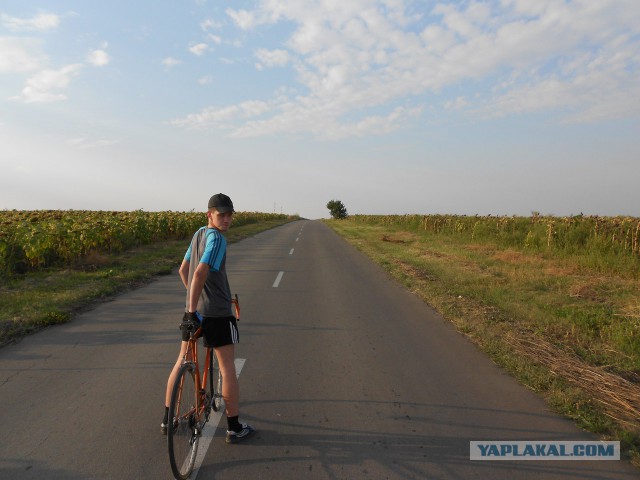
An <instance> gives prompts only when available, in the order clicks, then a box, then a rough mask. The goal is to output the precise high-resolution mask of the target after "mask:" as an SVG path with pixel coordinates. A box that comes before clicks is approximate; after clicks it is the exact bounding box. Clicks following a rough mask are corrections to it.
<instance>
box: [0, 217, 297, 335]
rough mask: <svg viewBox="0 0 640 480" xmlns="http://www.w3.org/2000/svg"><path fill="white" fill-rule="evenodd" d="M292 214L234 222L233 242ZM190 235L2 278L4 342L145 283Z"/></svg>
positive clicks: (172, 265)
mask: <svg viewBox="0 0 640 480" xmlns="http://www.w3.org/2000/svg"><path fill="white" fill-rule="evenodd" d="M291 220H292V219H274V220H265V221H262V222H259V223H251V224H247V225H242V226H239V227H232V228H231V229H230V230H229V231H228V232H227V233H226V234H225V237H226V238H227V241H228V242H229V243H233V242H236V241H239V240H241V239H243V238H247V237H250V236H253V235H255V234H257V233H259V232H261V231H264V230H268V229H270V228H273V227H276V226H278V225H282V224H284V223H287V222H288V221H291ZM187 243H188V239H185V240H172V241H165V242H158V243H153V244H150V245H145V246H141V247H136V248H132V249H129V250H127V251H125V252H122V253H119V254H113V255H106V254H102V255H97V254H96V255H92V256H90V257H87V258H85V259H83V261H82V262H79V263H78V264H77V265H75V266H74V267H73V268H64V269H49V270H46V271H35V272H29V273H26V274H23V275H12V276H4V277H2V278H1V280H0V345H5V344H6V343H9V342H15V341H17V340H19V339H20V338H21V337H23V336H24V335H27V334H30V333H33V332H36V331H38V330H40V329H42V328H44V327H47V326H50V325H55V324H58V323H64V322H67V321H69V320H70V319H72V318H73V316H74V315H75V314H77V313H78V312H80V311H83V310H86V309H87V308H90V307H91V306H92V305H94V304H95V303H97V302H100V301H104V300H106V299H108V298H111V297H113V296H114V295H116V294H118V293H120V292H123V291H126V290H130V289H132V288H136V287H138V286H140V285H144V284H145V283H148V282H149V281H151V280H152V279H153V278H154V277H155V276H157V275H166V274H169V273H171V272H172V271H173V270H174V269H176V268H178V267H179V266H180V262H181V260H182V257H183V255H184V252H185V251H186V248H187Z"/></svg>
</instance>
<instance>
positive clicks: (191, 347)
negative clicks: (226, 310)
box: [179, 294, 240, 429]
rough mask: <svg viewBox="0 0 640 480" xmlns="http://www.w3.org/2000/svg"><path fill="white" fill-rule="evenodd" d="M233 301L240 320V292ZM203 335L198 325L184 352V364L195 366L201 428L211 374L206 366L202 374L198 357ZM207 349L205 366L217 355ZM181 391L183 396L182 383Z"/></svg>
mask: <svg viewBox="0 0 640 480" xmlns="http://www.w3.org/2000/svg"><path fill="white" fill-rule="evenodd" d="M231 303H232V305H233V307H234V310H235V314H236V315H235V316H236V321H240V302H239V301H238V294H235V295H234V297H233V299H232V300H231ZM201 336H202V326H200V327H198V329H197V330H196V331H195V332H191V335H190V337H189V340H188V342H187V349H186V351H185V353H184V356H183V361H182V364H183V365H184V364H185V363H192V364H193V366H194V377H195V388H196V392H195V393H196V398H197V402H198V403H197V405H196V406H195V409H196V417H197V419H198V423H200V424H201V427H200V429H201V428H202V426H204V422H202V414H203V412H204V411H205V409H206V407H207V405H206V402H205V395H206V385H207V380H209V374H210V372H209V369H208V368H206V367H205V368H204V370H203V372H202V374H200V362H199V358H198V339H199V338H200V337H201ZM206 350H207V351H206V354H205V359H204V364H205V366H206V365H210V364H211V355H215V352H214V349H213V348H211V347H206ZM180 392H181V397H182V385H180ZM220 393H221V392H220ZM212 394H213V392H212ZM212 400H213V399H212ZM181 402H182V398H180V399H179V403H181ZM206 420H208V418H206V419H205V421H206Z"/></svg>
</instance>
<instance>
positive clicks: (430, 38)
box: [174, 0, 640, 138]
mask: <svg viewBox="0 0 640 480" xmlns="http://www.w3.org/2000/svg"><path fill="white" fill-rule="evenodd" d="M415 12H419V13H418V14H416V13H415ZM226 13H227V15H228V16H229V17H230V18H231V19H232V20H233V22H234V23H235V25H237V27H238V28H240V29H241V30H242V31H243V32H249V31H251V30H259V27H260V26H262V25H266V24H277V23H279V22H283V23H286V24H287V26H288V27H291V26H292V27H293V28H292V29H290V34H289V35H288V37H287V38H285V39H284V41H280V42H279V44H278V48H275V49H269V48H267V47H266V46H265V47H263V48H261V49H258V50H256V51H254V56H255V57H256V58H257V60H258V62H257V63H256V64H255V66H256V68H258V69H263V68H265V67H273V66H283V65H287V64H290V65H292V66H293V69H294V72H295V78H293V79H290V81H287V82H285V83H283V84H282V86H283V87H288V88H289V89H290V91H291V92H294V93H291V94H290V95H287V94H283V93H282V91H281V90H279V91H277V92H274V95H273V98H272V99H270V100H269V101H267V102H264V103H265V104H268V105H269V108H268V109H267V110H265V111H261V112H260V114H259V118H254V117H251V116H247V115H245V114H244V113H242V112H243V109H242V108H240V105H244V104H246V103H247V102H249V101H250V100H246V101H244V102H241V103H239V104H238V105H230V106H226V107H216V108H211V107H210V108H205V109H203V110H202V111H201V112H200V113H199V114H193V115H190V116H188V117H185V119H182V120H177V121H176V122H174V123H175V124H176V125H183V126H191V127H207V126H218V127H220V128H230V135H232V136H251V135H265V134H273V133H283V132H310V133H312V134H314V135H317V136H327V135H328V136H330V137H335V138H340V137H343V136H348V135H364V134H366V132H370V133H372V134H373V133H380V132H386V131H390V130H392V129H393V128H394V127H395V125H398V124H399V123H400V122H401V121H402V120H403V119H410V118H415V117H416V115H417V114H416V113H415V112H414V111H412V112H411V113H409V112H408V111H407V110H404V109H403V108H401V107H400V106H401V105H404V104H405V101H407V100H408V99H409V98H411V100H412V103H414V104H416V102H417V103H418V104H420V103H421V102H426V101H427V100H425V99H427V98H428V99H429V102H432V103H433V106H434V107H436V108H444V109H463V110H464V111H467V112H471V113H472V114H478V113H480V114H481V115H483V116H502V115H510V114H517V113H521V112H532V111H534V112H535V111H546V112H551V113H554V114H555V115H556V116H557V117H558V118H559V120H564V121H600V120H607V119H612V118H621V117H628V116H637V115H638V112H639V111H640V109H639V108H638V105H639V104H640V91H639V87H638V86H637V85H638V82H637V80H636V79H637V78H638V76H639V74H640V22H637V21H636V20H637V18H640V2H638V1H637V0H600V1H598V2H593V1H590V0H535V1H534V0H501V1H499V2H498V1H495V2H483V3H480V2H464V3H461V2H446V1H442V2H440V3H439V4H437V5H435V6H434V7H433V8H432V9H431V10H430V11H429V10H425V8H424V3H421V2H406V3H405V2H401V1H399V0H382V1H377V2H373V1H369V0H351V1H349V2H335V1H334V0H316V1H315V2H311V3H310V2H280V1H276V0H263V1H261V2H259V3H258V6H257V8H255V9H253V10H233V9H227V10H226ZM259 34H260V33H259V32H258V35H259ZM282 46H284V48H282ZM452 87H455V88H452ZM462 87H464V89H465V92H464V95H460V91H459V90H458V89H459V88H462ZM448 89H453V90H456V93H455V94H454V95H451V96H449V93H448V91H447V90H448ZM301 92H304V93H303V94H301ZM438 97H443V98H438ZM255 101H256V102H257V101H258V100H255ZM372 111H378V113H376V114H373V115H372V114H371V112H372ZM223 112H225V115H227V116H225V125H224V127H223V126H222V125H219V124H218V123H217V122H218V120H217V118H218V115H220V114H222V113H223ZM384 112H391V113H384ZM186 119H188V121H187V120H186ZM328 132H330V133H328Z"/></svg>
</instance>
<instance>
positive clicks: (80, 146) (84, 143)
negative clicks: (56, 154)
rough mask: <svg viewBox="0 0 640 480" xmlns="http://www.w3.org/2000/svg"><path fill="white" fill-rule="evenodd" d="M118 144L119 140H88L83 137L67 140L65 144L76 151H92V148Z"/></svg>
mask: <svg viewBox="0 0 640 480" xmlns="http://www.w3.org/2000/svg"><path fill="white" fill-rule="evenodd" d="M118 142H119V140H106V139H100V140H89V139H86V138H84V137H76V138H70V139H68V140H67V141H66V142H65V143H66V144H67V146H69V147H71V148H74V149H76V150H85V149H92V148H104V147H109V146H111V145H115V144H116V143H118Z"/></svg>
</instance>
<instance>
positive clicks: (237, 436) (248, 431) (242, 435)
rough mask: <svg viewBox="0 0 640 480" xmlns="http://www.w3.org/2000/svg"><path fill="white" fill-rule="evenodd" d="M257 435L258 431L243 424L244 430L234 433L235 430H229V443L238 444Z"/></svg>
mask: <svg viewBox="0 0 640 480" xmlns="http://www.w3.org/2000/svg"><path fill="white" fill-rule="evenodd" d="M254 433H256V429H255V428H253V427H252V426H251V425H247V424H246V423H243V424H242V430H240V431H239V432H234V431H233V430H227V443H238V442H241V441H243V440H246V439H247V438H249V437H250V436H251V435H253V434H254Z"/></svg>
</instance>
